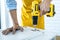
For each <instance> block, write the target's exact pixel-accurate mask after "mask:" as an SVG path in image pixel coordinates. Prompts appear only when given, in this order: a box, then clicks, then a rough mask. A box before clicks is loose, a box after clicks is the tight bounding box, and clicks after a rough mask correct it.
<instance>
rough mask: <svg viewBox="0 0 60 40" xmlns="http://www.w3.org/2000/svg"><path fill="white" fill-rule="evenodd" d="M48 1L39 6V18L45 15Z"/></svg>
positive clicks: (48, 5)
mask: <svg viewBox="0 0 60 40" xmlns="http://www.w3.org/2000/svg"><path fill="white" fill-rule="evenodd" d="M49 7H50V0H44V1H43V2H41V4H40V16H42V15H45V14H46V13H47V11H49Z"/></svg>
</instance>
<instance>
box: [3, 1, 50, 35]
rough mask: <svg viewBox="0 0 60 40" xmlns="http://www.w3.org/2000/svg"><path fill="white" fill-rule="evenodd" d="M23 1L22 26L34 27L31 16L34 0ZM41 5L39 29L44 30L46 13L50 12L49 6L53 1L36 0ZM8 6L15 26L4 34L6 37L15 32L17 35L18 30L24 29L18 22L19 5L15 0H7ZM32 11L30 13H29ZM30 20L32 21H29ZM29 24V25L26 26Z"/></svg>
mask: <svg viewBox="0 0 60 40" xmlns="http://www.w3.org/2000/svg"><path fill="white" fill-rule="evenodd" d="M22 1H23V7H22V24H23V26H32V19H31V18H32V16H31V12H30V11H31V5H32V2H33V1H34V0H22ZM36 1H38V2H40V1H41V3H40V11H41V12H40V16H39V19H38V26H37V28H41V29H44V16H43V15H45V14H46V12H47V11H48V10H49V5H50V2H51V0H43V1H42V0H36ZM6 4H7V6H8V8H9V11H10V14H11V17H12V20H13V26H12V27H11V28H7V29H6V30H4V31H3V32H2V33H3V34H4V35H7V34H9V33H10V32H13V34H15V32H16V30H21V31H23V30H24V29H23V27H21V26H19V24H18V20H17V12H16V11H17V3H16V1H15V0H6ZM27 10H30V11H27ZM29 20H30V21H29ZM26 24H27V25H26Z"/></svg>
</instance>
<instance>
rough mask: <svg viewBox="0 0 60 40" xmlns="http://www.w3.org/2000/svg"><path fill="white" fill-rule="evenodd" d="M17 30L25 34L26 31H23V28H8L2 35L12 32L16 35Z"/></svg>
mask: <svg viewBox="0 0 60 40" xmlns="http://www.w3.org/2000/svg"><path fill="white" fill-rule="evenodd" d="M17 30H20V31H22V32H23V30H24V29H23V28H22V27H21V26H18V27H11V28H7V29H6V30H4V31H2V33H3V34H4V35H7V34H9V33H10V32H13V34H15V32H16V31H17Z"/></svg>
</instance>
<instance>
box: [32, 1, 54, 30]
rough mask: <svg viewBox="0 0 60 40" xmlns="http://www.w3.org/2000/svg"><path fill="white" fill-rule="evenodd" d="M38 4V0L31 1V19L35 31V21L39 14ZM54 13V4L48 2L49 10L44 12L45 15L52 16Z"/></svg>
mask: <svg viewBox="0 0 60 40" xmlns="http://www.w3.org/2000/svg"><path fill="white" fill-rule="evenodd" d="M39 13H40V6H39V2H38V1H33V2H32V20H33V26H34V28H35V29H34V31H36V30H37V29H36V26H37V21H38V16H39V15H40V14H39ZM54 14H55V11H54V5H53V4H50V10H49V11H48V12H47V13H46V16H47V17H53V16H54Z"/></svg>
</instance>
